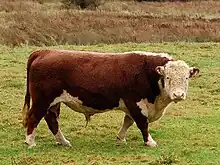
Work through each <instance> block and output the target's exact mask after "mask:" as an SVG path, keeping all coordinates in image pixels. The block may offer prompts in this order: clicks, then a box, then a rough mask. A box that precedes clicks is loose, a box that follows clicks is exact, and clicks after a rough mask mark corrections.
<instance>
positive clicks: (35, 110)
mask: <svg viewBox="0 0 220 165" xmlns="http://www.w3.org/2000/svg"><path fill="white" fill-rule="evenodd" d="M47 107H48V105H47V104H46V103H45V102H44V103H41V102H37V103H35V102H34V103H33V104H32V107H31V109H30V111H29V112H28V118H27V135H26V140H25V143H27V144H28V148H32V147H33V146H36V144H35V135H36V134H35V129H36V128H37V125H38V124H39V122H40V120H41V119H42V118H43V117H44V115H45V114H46V112H47Z"/></svg>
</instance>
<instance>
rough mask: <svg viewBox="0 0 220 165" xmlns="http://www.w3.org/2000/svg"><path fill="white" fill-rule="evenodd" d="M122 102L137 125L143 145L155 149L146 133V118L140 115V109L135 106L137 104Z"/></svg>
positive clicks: (148, 134) (129, 101)
mask: <svg viewBox="0 0 220 165" xmlns="http://www.w3.org/2000/svg"><path fill="white" fill-rule="evenodd" d="M124 102H125V105H126V107H127V108H128V110H129V112H130V115H131V117H132V118H133V120H134V121H135V123H136V124H137V127H138V128H139V129H140V131H141V133H142V136H143V140H144V145H145V146H150V147H156V146H157V143H156V142H155V141H154V140H153V138H152V137H151V135H150V133H149V131H148V124H149V122H148V117H147V116H145V115H143V114H142V113H141V109H140V108H139V106H138V105H137V102H135V101H134V100H133V99H124Z"/></svg>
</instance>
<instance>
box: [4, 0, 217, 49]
mask: <svg viewBox="0 0 220 165" xmlns="http://www.w3.org/2000/svg"><path fill="white" fill-rule="evenodd" d="M39 2H40V1H31V0H17V1H0V44H3V45H11V46H17V45H22V44H28V45H37V46H42V45H57V44H80V45H81V44H97V43H108V44H110V43H111V44H112V43H124V42H136V43H140V42H163V41H197V42H204V41H205V42H206V41H220V33H219V31H220V1H211V0H208V1H192V2H185V3H184V2H163V3H159V2H154V3H153V2H141V3H138V2H135V1H119V0H116V1H110V0H108V1H105V2H104V3H102V4H101V5H100V6H99V7H98V8H97V9H96V10H79V9H77V8H73V9H70V10H67V9H64V8H63V4H62V3H61V2H60V1H58V0H50V1H47V2H44V1H41V3H39Z"/></svg>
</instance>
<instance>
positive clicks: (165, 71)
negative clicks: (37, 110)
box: [156, 60, 199, 102]
mask: <svg viewBox="0 0 220 165" xmlns="http://www.w3.org/2000/svg"><path fill="white" fill-rule="evenodd" d="M156 71H157V72H158V73H159V74H160V75H161V76H162V79H161V83H162V88H164V91H165V93H166V94H167V95H168V97H169V98H170V99H171V100H172V101H175V102H178V101H180V100H184V99H185V98H186V94H187V90H188V83H189V78H190V77H192V76H194V75H196V74H198V73H199V69H197V68H194V67H189V66H188V65H187V64H186V63H185V62H184V61H181V60H178V61H169V62H168V63H167V64H166V65H165V66H158V67H157V68H156Z"/></svg>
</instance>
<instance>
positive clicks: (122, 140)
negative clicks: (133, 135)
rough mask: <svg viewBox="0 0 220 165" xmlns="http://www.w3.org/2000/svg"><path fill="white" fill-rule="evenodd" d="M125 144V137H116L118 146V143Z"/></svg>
mask: <svg viewBox="0 0 220 165" xmlns="http://www.w3.org/2000/svg"><path fill="white" fill-rule="evenodd" d="M124 144H125V145H127V142H126V139H120V138H119V137H117V139H116V145H117V146H120V145H124Z"/></svg>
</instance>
